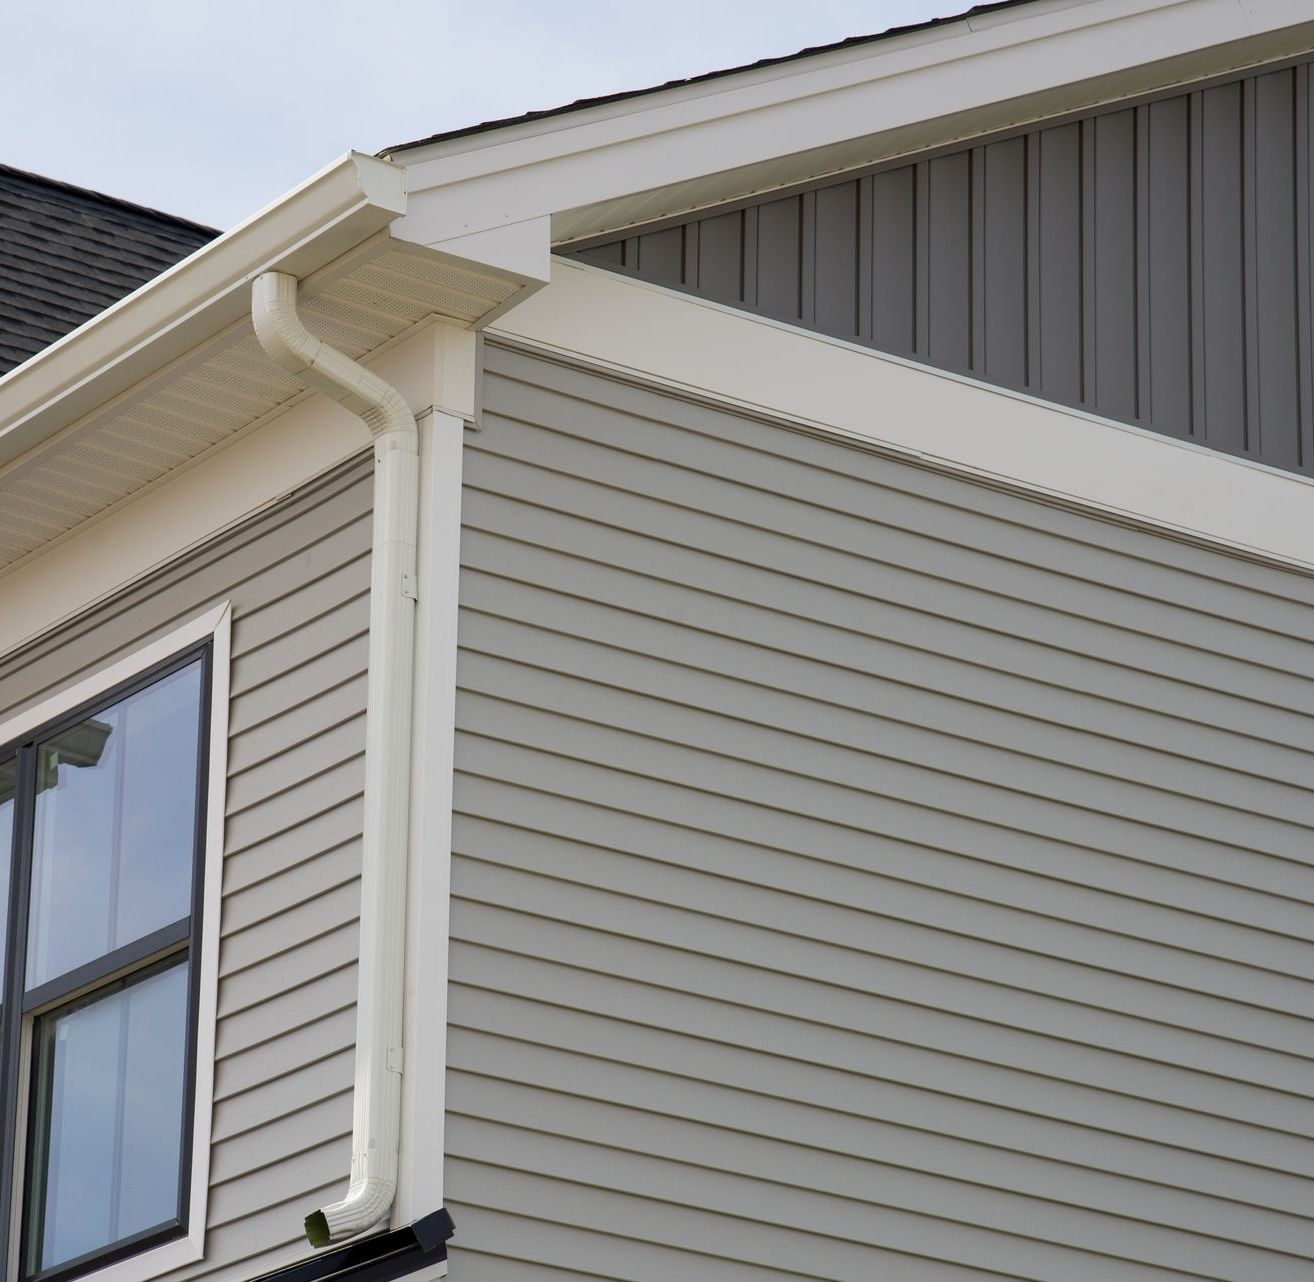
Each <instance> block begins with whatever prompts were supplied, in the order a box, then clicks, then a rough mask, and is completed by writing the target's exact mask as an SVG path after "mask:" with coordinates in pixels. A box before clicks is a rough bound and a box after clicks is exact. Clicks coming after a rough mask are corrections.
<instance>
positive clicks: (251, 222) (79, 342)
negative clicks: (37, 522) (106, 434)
mask: <svg viewBox="0 0 1314 1282" xmlns="http://www.w3.org/2000/svg"><path fill="white" fill-rule="evenodd" d="M405 210H406V173H405V170H404V169H402V168H401V166H398V165H393V164H390V163H388V162H387V161H381V160H376V159H375V158H374V157H372V156H365V155H362V154H360V153H359V152H350V153H348V154H347V155H346V156H344V157H343V158H342V159H341V160H339V161H336V162H335V163H334V164H332V165H329V166H328V167H327V168H325V169H323V170H321V171H320V172H319V173H318V174H315V175H314V176H313V177H311V178H309V179H307V180H306V181H305V182H304V183H302V184H301V185H300V186H299V187H296V188H294V189H293V190H292V191H290V192H289V193H288V194H287V195H286V196H283V197H282V198H281V199H279V200H278V201H276V202H275V203H274V204H272V205H269V206H267V207H266V208H265V209H262V210H261V211H260V212H259V213H257V214H254V215H252V217H250V218H248V219H247V220H246V221H245V222H243V223H241V224H240V225H239V226H237V227H235V228H233V230H232V231H230V232H227V233H225V234H224V235H223V236H220V237H219V238H218V239H217V240H214V241H212V242H211V243H210V244H208V245H205V246H203V247H202V248H201V249H199V250H197V251H196V252H195V253H194V254H191V255H190V256H189V257H187V258H185V259H183V260H182V262H180V263H178V264H176V265H175V266H173V267H171V268H169V270H168V271H165V272H163V273H161V274H160V275H159V276H156V277H155V278H154V279H152V280H150V281H148V282H147V283H146V284H145V285H143V286H142V287H141V288H140V289H137V290H135V291H133V293H131V294H129V295H128V296H127V297H126V298H123V299H120V301H119V302H117V303H115V304H114V305H113V306H111V307H109V308H107V309H106V310H105V311H103V312H101V313H100V314H99V315H97V316H95V317H93V318H92V319H91V320H89V321H87V322H86V323H85V324H84V325H81V326H79V327H78V328H77V329H75V330H74V331H73V332H72V333H70V334H67V335H65V336H64V337H63V338H61V339H60V340H59V341H58V342H56V343H53V344H51V346H49V347H47V348H45V349H44V350H43V351H41V352H39V353H37V355H35V356H33V357H32V358H31V359H30V360H28V361H25V362H24V363H23V364H22V365H19V366H18V367H17V368H15V369H13V370H11V371H10V372H9V373H8V374H6V375H5V376H4V377H3V378H0V467H2V466H4V465H5V464H6V463H9V462H11V461H13V460H14V459H15V458H18V457H19V456H21V455H22V454H24V453H26V452H27V451H28V450H30V449H31V448H33V446H35V445H37V444H39V443H40V442H41V441H43V440H45V439H47V438H48V437H50V436H52V435H54V433H56V432H58V431H59V430H61V429H62V428H63V427H66V426H67V425H68V424H70V423H72V422H74V421H75V420H77V419H78V418H80V417H81V416H83V415H85V414H86V413H88V412H90V411H92V410H95V409H96V408H98V407H99V406H101V405H103V404H104V403H105V402H106V401H108V400H110V399H111V398H112V397H114V396H116V395H118V394H119V393H120V392H122V391H124V390H125V389H127V388H128V387H131V386H132V385H133V384H135V383H137V382H139V381H140V380H141V379H142V378H144V377H146V376H148V375H149V374H152V373H154V372H155V371H156V370H158V369H159V368H160V367H161V366H163V365H165V364H167V363H168V362H169V361H171V360H174V359H176V358H178V357H180V356H182V355H183V354H184V353H186V352H188V351H189V350H191V349H192V348H194V347H196V345H197V344H199V343H201V342H203V341H204V340H206V339H208V338H210V337H212V336H213V335H215V334H217V333H219V332H220V331H221V330H223V329H224V328H225V327H227V326H228V325H231V324H232V323H233V322H234V321H237V320H240V319H241V318H242V317H244V316H245V315H247V314H248V313H249V311H250V305H251V303H250V290H249V285H250V282H251V280H252V279H253V278H254V277H255V276H257V275H259V274H260V273H261V272H264V271H269V270H278V271H283V272H289V273H291V274H292V275H294V276H298V277H304V276H306V275H308V274H309V273H311V272H313V271H316V270H318V269H319V268H321V267H323V266H325V265H326V264H328V263H330V262H332V261H333V260H334V259H336V258H338V257H340V256H341V255H342V254H344V253H346V252H348V251H349V250H351V249H353V248H354V247H355V246H356V245H358V244H359V243H360V242H361V241H363V240H365V239H366V238H367V237H369V236H372V235H374V234H375V233H376V232H379V231H381V230H383V229H384V228H386V227H387V226H388V225H389V224H390V223H392V222H393V221H394V220H395V219H397V218H398V217H400V216H401V215H402V214H404V213H405Z"/></svg>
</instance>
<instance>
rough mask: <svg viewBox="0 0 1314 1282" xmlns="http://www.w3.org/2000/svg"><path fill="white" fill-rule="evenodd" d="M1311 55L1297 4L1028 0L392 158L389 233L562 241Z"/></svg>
mask: <svg viewBox="0 0 1314 1282" xmlns="http://www.w3.org/2000/svg"><path fill="white" fill-rule="evenodd" d="M1310 47H1314V14H1311V12H1310V9H1309V6H1308V4H1307V3H1301V0H1083V2H1081V3H1073V0H1036V2H1035V3H1033V4H1028V5H1024V6H1022V7H1020V8H1018V9H1011V10H1005V11H1002V12H999V13H996V14H985V15H980V16H979V17H974V18H970V19H963V20H961V21H958V22H952V23H946V24H945V25H943V26H940V27H933V28H930V29H928V30H925V31H921V32H911V33H908V34H907V35H905V36H896V37H892V38H890V39H888V40H881V41H879V42H876V43H874V44H869V45H858V46H853V47H850V48H848V49H840V50H833V51H831V52H828V53H821V54H816V55H813V56H811V57H806V58H801V59H798V60H796V61H790V62H785V63H782V64H779V65H777V66H774V67H766V68H758V69H750V70H746V71H743V72H737V73H734V74H731V75H727V76H724V77H720V78H717V79H714V80H710V81H705V82H703V83H700V84H694V85H680V86H675V87H672V88H671V89H667V90H661V91H659V92H655V93H651V94H644V95H641V96H638V97H634V98H629V99H625V100H622V101H619V102H614V103H605V104H599V105H598V106H596V107H590V108H584V109H580V110H578V111H572V112H567V113H564V114H562V115H559V116H554V117H547V118H545V119H542V120H538V121H529V122H524V123H522V124H518V125H516V124H513V125H508V126H505V127H502V128H498V129H493V130H490V131H487V132H485V133H476V134H472V135H467V136H466V137H463V138H455V139H450V140H447V141H445V142H444V141H440V142H436V143H433V144H429V145H422V146H417V147H409V148H406V149H404V150H400V151H398V152H397V153H394V154H395V156H396V158H397V159H398V160H400V161H402V162H404V163H405V164H406V166H407V170H408V174H409V190H410V193H411V207H410V211H409V212H408V214H407V216H406V218H405V219H403V220H402V222H401V223H400V224H399V228H398V232H399V234H401V235H404V236H406V237H407V238H408V239H411V240H415V241H417V242H418V243H421V244H434V243H437V242H441V241H443V240H447V239H451V238H453V237H458V236H468V235H472V234H476V233H479V232H482V231H485V230H487V229H489V228H492V227H497V226H501V225H503V224H506V223H518V222H524V221H525V220H528V219H532V218H539V217H542V216H543V215H550V216H551V218H552V238H553V241H554V242H555V243H561V242H562V241H566V240H572V239H577V238H580V237H584V236H589V235H594V234H598V233H601V232H604V231H610V230H614V229H617V228H619V227H623V226H627V225H631V224H633V223H636V222H642V221H648V220H651V219H655V218H660V217H666V216H669V215H672V214H676V213H680V212H684V211H686V210H689V209H692V208H699V207H704V206H707V205H711V204H715V203H717V202H720V201H725V200H730V199H735V198H738V197H741V196H745V195H748V194H751V193H753V192H756V191H761V190H768V189H771V188H774V187H780V186H785V185H788V184H789V183H791V182H800V181H803V180H805V179H808V178H814V177H817V176H820V175H822V174H827V173H834V172H837V171H840V170H843V169H848V168H853V167H856V166H860V165H865V164H872V163H876V162H878V161H881V160H885V159H889V158H891V157H893V156H897V155H901V154H905V153H907V152H909V151H913V150H918V149H922V148H925V147H930V146H938V145H942V144H945V143H948V142H952V141H954V140H956V139H959V138H962V137H965V136H971V135H974V134H979V133H984V132H988V131H990V130H994V129H1001V128H1005V127H1008V126H1011V125H1017V124H1021V123H1024V122H1027V121H1031V120H1035V119H1039V118H1042V117H1045V116H1050V115H1055V114H1059V113H1062V112H1065V111H1072V110H1076V109H1078V108H1081V107H1086V106H1090V105H1092V104H1093V103H1096V102H1102V101H1111V100H1117V99H1120V98H1124V97H1127V96H1130V95H1134V94H1138V93H1145V92H1149V91H1151V90H1155V89H1160V88H1165V87H1168V86H1170V85H1173V84H1177V83H1180V82H1181V81H1183V80H1186V79H1191V78H1195V77H1200V76H1206V75H1212V74H1215V73H1221V72H1223V71H1227V70H1231V69H1234V68H1236V67H1240V66H1247V65H1251V64H1253V63H1255V62H1258V61H1263V60H1266V59H1269V58H1273V57H1280V56H1284V55H1286V54H1291V53H1297V52H1301V51H1303V50H1305V49H1307V48H1310ZM730 162H733V164H731V163H730Z"/></svg>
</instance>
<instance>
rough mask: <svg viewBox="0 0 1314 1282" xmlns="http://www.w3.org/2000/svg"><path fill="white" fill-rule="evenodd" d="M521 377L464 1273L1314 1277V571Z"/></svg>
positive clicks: (461, 883)
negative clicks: (1313, 979) (1313, 853)
mask: <svg viewBox="0 0 1314 1282" xmlns="http://www.w3.org/2000/svg"><path fill="white" fill-rule="evenodd" d="M488 367H489V373H488V379H487V386H486V416H485V420H484V422H485V426H484V430H483V431H482V432H480V433H478V434H477V435H476V434H472V435H470V436H468V437H467V458H466V464H465V466H466V472H465V478H466V481H465V495H464V506H463V520H464V533H463V543H462V562H463V569H462V576H463V577H462V586H461V620H460V642H461V653H460V664H459V670H458V677H459V693H458V739H457V779H456V794H455V797H456V801H455V805H456V811H457V814H456V824H455V837H454V848H455V857H454V866H453V902H452V917H451V924H452V946H451V985H452V986H451V991H450V1002H451V1007H450V1020H451V1024H450V1036H449V1079H448V1138H447V1146H448V1158H447V1176H446V1187H447V1199H448V1205H449V1206H450V1207H451V1208H452V1210H453V1213H454V1215H455V1217H456V1221H457V1229H458V1231H457V1237H456V1239H455V1240H454V1242H453V1244H452V1265H451V1269H452V1273H451V1276H452V1277H453V1278H455V1279H459V1280H460V1282H510V1280H511V1279H517V1280H519V1279H533V1280H534V1282H538V1280H539V1279H542V1282H556V1280H563V1282H564V1279H567V1278H572V1279H573V1278H580V1277H589V1278H595V1277H596V1278H607V1279H635V1280H642V1282H648V1280H650V1279H651V1280H654V1282H655V1280H656V1279H659V1278H660V1279H670V1278H698V1279H700V1280H705V1282H721V1280H722V1279H724V1280H726V1282H731V1280H734V1282H740V1280H742V1282H748V1280H749V1279H754V1280H756V1279H765V1278H775V1277H780V1278H782V1279H783V1278H787V1277H808V1278H826V1279H837V1280H838V1279H843V1280H844V1282H870V1280H871V1279H873V1278H893V1279H899V1282H905V1280H913V1282H920V1280H922V1279H927V1280H929V1279H936V1280H937V1282H939V1280H944V1282H959V1280H960V1279H961V1280H966V1279H969V1278H971V1279H974V1278H982V1279H984V1278H989V1277H1001V1278H1026V1279H1045V1280H1046V1282H1111V1280H1112V1279H1117V1280H1118V1282H1169V1280H1171V1279H1202V1278H1209V1279H1223V1278H1225V1279H1234V1280H1238V1282H1239V1280H1242V1279H1244V1280H1245V1282H1277V1280H1287V1279H1291V1280H1293V1282H1294V1280H1295V1279H1298V1278H1299V1279H1307V1278H1308V1277H1309V1276H1310V1275H1311V1260H1312V1259H1314V1222H1312V1221H1311V1208H1312V1205H1314V1204H1312V1203H1311V1192H1312V1191H1314V1183H1311V1179H1310V1177H1311V1175H1312V1174H1314V1109H1312V1108H1311V1098H1312V1096H1314V1073H1312V1072H1311V1068H1312V1067H1314V1066H1312V1065H1311V1058H1312V1057H1314V1038H1311V1032H1310V1030H1311V1027H1312V1025H1311V1023H1310V1022H1309V1021H1310V1016H1311V1013H1314V986H1311V984H1310V982H1309V980H1310V975H1311V969H1312V967H1314V945H1311V944H1310V942H1309V940H1310V937H1311V931H1312V930H1314V912H1312V911H1311V900H1314V869H1312V868H1311V861H1310V857H1309V850H1310V835H1311V834H1310V829H1311V827H1312V826H1314V803H1312V801H1311V794H1310V791H1309V781H1310V778H1311V771H1312V768H1314V734H1312V733H1311V726H1312V725H1314V722H1311V720H1310V717H1311V713H1314V683H1311V682H1310V680H1309V676H1310V670H1311V654H1312V651H1311V645H1310V642H1309V641H1308V639H1307V638H1308V637H1309V636H1310V635H1311V630H1312V628H1314V583H1311V582H1310V580H1309V579H1307V578H1303V577H1300V576H1297V575H1295V574H1288V573H1285V572H1281V571H1277V570H1273V569H1269V568H1266V567H1261V566H1257V565H1254V564H1250V563H1247V562H1244V561H1241V560H1238V559H1233V558H1229V557H1224V556H1221V555H1217V554H1215V553H1212V552H1209V551H1206V550H1203V549H1198V548H1194V547H1191V546H1188V545H1186V544H1182V543H1177V542H1172V541H1168V540H1164V539H1160V538H1157V537H1154V536H1151V535H1148V534H1145V533H1142V532H1138V531H1134V530H1130V529H1125V528H1121V527H1119V526H1116V525H1112V524H1106V523H1103V522H1099V521H1096V520H1093V519H1090V518H1087V517H1084V516H1081V515H1077V514H1074V513H1069V512H1065V511H1062V510H1059V509H1056V508H1051V507H1048V506H1045V505H1042V504H1039V503H1036V502H1032V501H1029V500H1024V499H1020V498H1018V497H1016V496H1013V495H1011V494H1008V493H1005V492H1002V491H998V490H992V489H989V488H985V487H983V486H977V485H974V484H970V483H967V482H965V481H962V480H959V479H956V478H951V477H947V476H943V475H939V474H936V473H934V472H931V471H923V470H920V469H916V468H913V467H910V466H908V465H905V464H902V463H897V462H892V461H888V460H883V459H881V458H880V457H878V456H875V455H873V454H869V453H865V452H862V451H860V450H858V449H853V448H848V447H847V446H844V445H841V444H838V443H834V442H828V441H823V440H820V439H815V438H812V437H809V436H806V435H802V434H796V433H792V432H789V431H786V430H782V429H780V428H776V427H772V426H768V425H766V424H763V423H760V422H755V421H751V420H747V419H743V418H738V417H733V416H731V415H728V414H725V413H720V412H717V411H713V410H711V409H707V408H704V407H701V406H698V405H696V404H693V403H690V402H687V401H682V400H678V399H675V398H671V397H664V396H661V395H658V394H656V393H655V392H653V391H651V390H647V389H641V388H636V387H633V386H629V385H625V384H622V383H619V382H615V381H611V380H608V379H606V378H603V377H601V376H599V375H597V374H594V373H590V372H587V371H584V370H582V369H574V368H569V367H565V366H562V365H557V364H552V363H548V362H546V361H542V360H539V359H536V358H531V357H529V356H526V355H523V354H519V353H515V352H511V351H508V350H498V349H493V348H490V350H489V354H488Z"/></svg>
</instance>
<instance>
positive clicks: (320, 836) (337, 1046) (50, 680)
mask: <svg viewBox="0 0 1314 1282" xmlns="http://www.w3.org/2000/svg"><path fill="white" fill-rule="evenodd" d="M370 504H371V481H370V470H369V462H368V460H365V461H363V462H358V463H354V464H352V465H351V466H350V467H348V468H347V469H345V470H341V471H339V472H337V473H335V474H334V475H333V476H331V477H329V478H328V479H326V480H324V481H323V482H321V483H318V484H316V485H314V486H313V487H310V488H308V489H307V490H305V491H303V492H302V493H301V494H299V495H298V496H297V497H296V498H295V499H294V500H292V501H290V502H289V503H287V504H285V505H283V506H282V507H280V508H279V509H278V510H277V511H275V512H273V513H270V514H268V515H266V516H263V517H262V518H260V519H259V520H257V521H256V522H254V523H253V524H251V525H248V526H246V527H244V528H242V529H240V530H238V531H236V532H234V533H232V534H230V535H228V536H225V537H224V538H223V539H221V540H220V541H218V542H217V543H215V544H214V545H211V546H209V547H207V548H205V549H203V550H201V551H200V552H197V553H195V554H193V555H191V556H188V557H187V558H185V559H183V560H182V561H180V562H178V563H176V564H174V565H172V566H170V567H169V568H168V569H167V570H165V571H164V572H162V573H161V574H160V575H158V576H156V577H155V578H153V579H152V581H151V582H150V583H148V584H146V585H145V586H143V587H140V588H137V589H135V590H133V591H131V592H129V593H127V594H126V595H124V596H121V597H118V598H115V599H114V600H112V601H111V602H109V603H108V604H107V605H105V606H103V607H101V608H98V609H96V610H95V611H93V612H92V613H90V614H89V615H87V616H86V617H84V618H81V619H79V620H77V621H76V622H74V623H72V624H70V625H69V626H67V627H65V628H63V629H61V630H60V631H59V632H58V634H56V635H54V636H52V637H51V638H50V639H49V640H47V641H45V642H43V643H42V644H40V645H38V646H35V647H33V648H31V649H30V650H28V651H25V652H24V653H22V654H20V655H18V656H15V657H14V658H11V659H10V660H7V661H4V662H3V663H2V664H0V704H3V705H4V706H5V707H7V708H10V709H15V708H17V707H19V706H21V705H22V704H25V703H28V702H30V701H32V700H34V699H36V698H39V697H41V696H43V695H45V694H48V693H50V692H53V691H55V690H58V689H59V688H60V687H61V686H63V685H66V684H67V683H68V682H70V681H72V680H74V679H76V678H78V677H79V676H82V675H85V674H88V673H92V672H95V671H96V670H97V669H100V668H102V667H104V666H105V665H106V664H107V663H109V662H112V661H113V660H114V659H115V658H117V657H119V656H121V655H124V654H131V653H132V652H133V651H134V650H136V649H138V648H140V646H141V645H143V644H144V643H145V642H147V641H149V640H150V639H151V638H153V637H154V636H157V635H160V634H162V633H166V632H168V631H169V630H170V629H171V628H173V627H175V626H177V625H178V623H179V622H181V621H183V620H185V619H187V618H190V617H193V616H194V615H196V614H197V613H199V612H200V611H201V610H203V609H205V608H207V607H208V606H210V605H212V604H214V603H216V602H219V601H223V600H230V601H231V602H232V604H233V620H234V621H233V660H232V667H231V681H232V688H231V704H230V739H229V775H228V788H227V823H226V836H225V856H224V875H223V909H222V942H221V946H220V983H219V1005H218V1014H219V1024H218V1029H217V1063H216V1071H215V1100H214V1114H213V1126H214V1132H213V1141H214V1142H213V1148H212V1152H211V1168H210V1174H211V1187H210V1200H209V1216H208V1225H207V1233H206V1258H205V1260H204V1261H203V1262H202V1263H201V1264H199V1265H197V1266H195V1267H192V1268H189V1269H187V1270H185V1271H184V1272H181V1273H179V1274H176V1275H172V1276H177V1277H182V1276H188V1277H192V1276H200V1275H208V1276H214V1277H217V1278H249V1277H252V1276H255V1275H257V1274H260V1273H262V1272H265V1271H267V1270H268V1269H270V1268H272V1267H276V1266H277V1265H278V1264H280V1263H283V1262H285V1261H287V1260H289V1259H292V1258H296V1257H300V1256H303V1255H304V1254H305V1253H306V1246H305V1240H304V1237H303V1236H302V1219H303V1217H304V1216H305V1215H306V1214H307V1213H308V1212H309V1211H310V1210H312V1209H313V1208H314V1207H315V1206H318V1205H320V1203H321V1200H323V1199H325V1198H328V1197H330V1196H336V1195H338V1194H340V1192H341V1189H342V1187H343V1182H344V1177H345V1173H346V1170H347V1165H348V1162H349V1159H350V1152H351V1085H352V1056H353V1048H354V1044H355V997H356V977H355V962H356V953H357V914H358V905H359V898H360V895H359V886H358V876H359V866H360V850H359V835H360V825H361V785H362V782H363V779H364V771H363V767H362V760H363V752H364V742H365V739H364V710H365V672H366V660H367V650H368V636H367V630H368V623H369V602H368V588H369V546H370V534H369V522H370Z"/></svg>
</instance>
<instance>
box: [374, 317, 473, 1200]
mask: <svg viewBox="0 0 1314 1282" xmlns="http://www.w3.org/2000/svg"><path fill="white" fill-rule="evenodd" d="M433 334H434V349H433V357H434V363H433V387H432V395H433V400H434V404H435V406H441V408H436V409H435V410H434V411H433V413H431V414H425V415H421V416H420V420H419V429H420V529H419V540H418V549H417V550H418V554H419V555H418V559H417V578H418V580H419V599H418V601H417V602H416V618H415V658H416V668H415V700H414V703H415V722H414V732H413V738H412V744H413V746H412V758H411V825H410V846H409V852H408V870H407V886H406V971H405V976H406V978H405V982H406V1000H405V1003H404V1008H403V1011H404V1019H405V1025H404V1046H405V1054H406V1061H405V1062H406V1069H405V1072H403V1074H402V1131H401V1133H402V1143H401V1151H400V1154H399V1163H398V1181H397V1198H396V1201H395V1202H394V1204H393V1220H392V1222H393V1224H395V1225H398V1224H406V1223H409V1222H410V1221H412V1220H417V1219H419V1218H420V1217H421V1216H423V1215H427V1214H428V1213H429V1212H431V1211H435V1210H437V1209H438V1207H440V1206H441V1205H442V1204H443V1160H444V1156H445V1141H444V1135H445V1126H446V1098H447V967H448V936H449V924H450V891H451V856H452V789H453V770H454V764H455V759H454V751H455V738H456V660H457V647H456V634H457V618H458V613H459V609H458V607H459V587H460V570H461V551H460V547H461V469H462V462H463V454H464V435H465V423H466V422H467V421H472V420H473V419H474V418H475V417H476V414H477V411H478V405H477V397H478V378H477V372H478V366H479V360H480V339H479V337H478V336H477V335H476V334H474V333H471V332H470V331H468V330H462V329H457V328H455V327H454V326H450V325H436V326H434V329H433Z"/></svg>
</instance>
